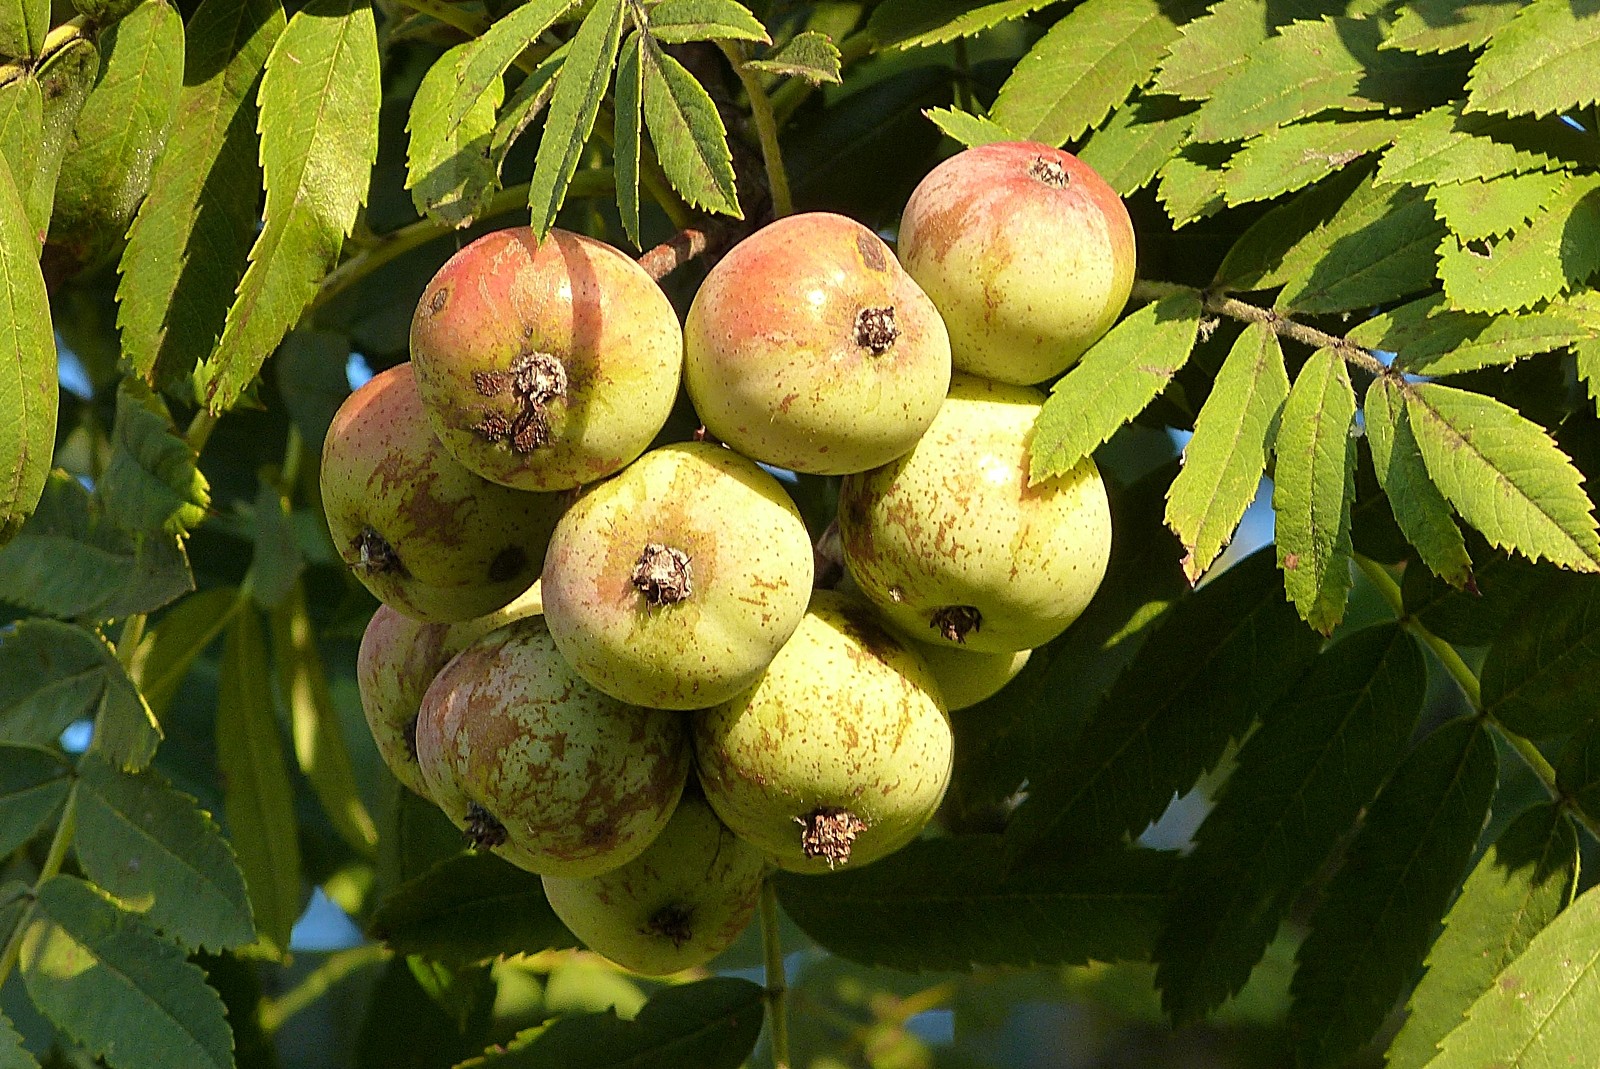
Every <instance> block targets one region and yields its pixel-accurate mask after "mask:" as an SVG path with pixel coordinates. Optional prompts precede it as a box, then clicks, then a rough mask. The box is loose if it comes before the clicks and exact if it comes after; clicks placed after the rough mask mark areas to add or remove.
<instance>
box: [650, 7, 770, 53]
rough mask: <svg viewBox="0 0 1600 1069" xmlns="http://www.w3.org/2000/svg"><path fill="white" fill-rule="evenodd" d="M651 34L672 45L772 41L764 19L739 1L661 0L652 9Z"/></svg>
mask: <svg viewBox="0 0 1600 1069" xmlns="http://www.w3.org/2000/svg"><path fill="white" fill-rule="evenodd" d="M650 36H652V37H654V38H655V39H656V40H658V41H660V42H662V43H663V44H669V45H681V44H683V43H684V42H686V41H760V42H762V43H766V42H767V41H769V40H771V38H769V37H768V36H767V28H766V27H765V26H763V25H761V20H760V19H758V18H756V17H755V16H754V15H752V14H751V13H750V9H749V8H747V7H745V6H744V5H743V4H740V3H737V2H735V0H661V3H659V4H657V5H656V6H655V7H653V8H651V9H650Z"/></svg>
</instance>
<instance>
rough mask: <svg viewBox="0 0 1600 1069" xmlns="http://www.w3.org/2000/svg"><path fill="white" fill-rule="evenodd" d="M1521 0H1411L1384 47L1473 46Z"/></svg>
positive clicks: (1414, 49) (1433, 48) (1442, 49)
mask: <svg viewBox="0 0 1600 1069" xmlns="http://www.w3.org/2000/svg"><path fill="white" fill-rule="evenodd" d="M1523 2H1524V0H1516V2H1513V3H1507V2H1506V0H1410V2H1409V3H1407V4H1406V5H1405V6H1404V7H1402V8H1401V9H1400V13H1399V15H1398V16H1397V17H1396V18H1395V20H1394V25H1393V26H1391V27H1390V28H1389V35H1388V37H1386V38H1385V39H1384V42H1383V47H1385V48H1403V49H1405V50H1406V51H1407V52H1449V51H1451V50H1452V49H1456V48H1476V47H1478V46H1479V45H1481V44H1483V43H1484V42H1485V41H1487V40H1489V38H1490V36H1491V35H1493V34H1494V32H1495V31H1496V30H1498V29H1499V28H1500V27H1501V26H1504V25H1505V24H1506V23H1507V22H1509V21H1511V19H1513V18H1514V17H1516V14H1517V11H1518V10H1519V9H1520V8H1521V7H1522V3H1523Z"/></svg>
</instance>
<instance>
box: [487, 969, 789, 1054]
mask: <svg viewBox="0 0 1600 1069" xmlns="http://www.w3.org/2000/svg"><path fill="white" fill-rule="evenodd" d="M765 1007H766V996H765V993H764V992H763V991H762V989H761V987H760V986H759V985H757V984H753V983H751V982H750V981H748V980H739V979H735V978H733V977H729V976H715V977H712V978H710V979H708V980H696V981H694V982H693V983H687V984H680V985H678V986H676V987H668V988H664V989H662V990H660V991H658V992H656V993H655V994H654V995H653V996H651V998H650V1001H649V1002H646V1003H645V1004H644V1006H643V1007H642V1008H641V1009H640V1010H639V1015H638V1016H637V1017H635V1018H634V1019H633V1020H631V1021H624V1020H621V1019H620V1018H618V1017H617V1015H616V1011H615V1010H607V1011H606V1012H605V1013H573V1014H567V1015H566V1016H564V1017H562V1018H560V1019H559V1020H557V1021H555V1022H554V1023H553V1024H548V1025H540V1026H538V1027H536V1028H531V1029H529V1030H527V1031H525V1032H522V1033H519V1034H518V1036H517V1037H516V1038H515V1039H513V1040H512V1041H511V1042H510V1043H508V1044H506V1045H505V1046H504V1047H496V1048H494V1049H493V1050H491V1051H489V1052H486V1053H485V1054H484V1056H483V1057H482V1058H473V1059H472V1060H471V1061H468V1062H463V1063H462V1069H466V1067H468V1066H471V1067H473V1069H479V1067H482V1069H621V1067H623V1066H645V1065H648V1066H659V1067H661V1069H738V1067H739V1066H740V1065H743V1064H744V1061H745V1059H746V1058H748V1057H749V1056H750V1052H751V1050H753V1049H754V1047H755V1045H756V1038H757V1037H758V1036H759V1035H760V1034H761V1022H762V1019H763V1016H764V1011H765Z"/></svg>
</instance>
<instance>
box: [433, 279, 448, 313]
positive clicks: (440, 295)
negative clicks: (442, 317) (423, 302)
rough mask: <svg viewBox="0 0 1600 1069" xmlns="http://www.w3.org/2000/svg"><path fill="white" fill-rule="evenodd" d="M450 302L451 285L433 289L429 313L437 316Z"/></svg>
mask: <svg viewBox="0 0 1600 1069" xmlns="http://www.w3.org/2000/svg"><path fill="white" fill-rule="evenodd" d="M449 302H450V287H449V286H440V287H439V288H438V289H436V290H434V291H433V296H431V297H429V298H428V315H430V316H436V315H438V314H439V313H440V312H442V311H444V306H445V305H446V304H448V303H449Z"/></svg>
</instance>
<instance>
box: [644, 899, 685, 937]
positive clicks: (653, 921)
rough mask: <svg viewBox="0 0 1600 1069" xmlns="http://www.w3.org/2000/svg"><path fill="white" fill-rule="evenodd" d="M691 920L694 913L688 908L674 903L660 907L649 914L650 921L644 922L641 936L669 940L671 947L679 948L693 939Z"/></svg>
mask: <svg viewBox="0 0 1600 1069" xmlns="http://www.w3.org/2000/svg"><path fill="white" fill-rule="evenodd" d="M693 920H694V912H693V910H691V909H690V908H689V907H688V906H680V905H677V904H675V903H674V904H672V905H666V906H662V907H661V908H660V909H658V910H656V911H655V912H654V913H652V914H650V920H649V921H648V922H646V924H645V926H644V930H643V934H645V935H655V936H660V937H661V938H663V939H670V940H672V945H673V946H675V947H679V948H681V947H682V946H683V944H685V943H687V942H688V941H689V940H690V939H693V938H694V928H693V926H692V925H691V923H690V922H692V921H693Z"/></svg>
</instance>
